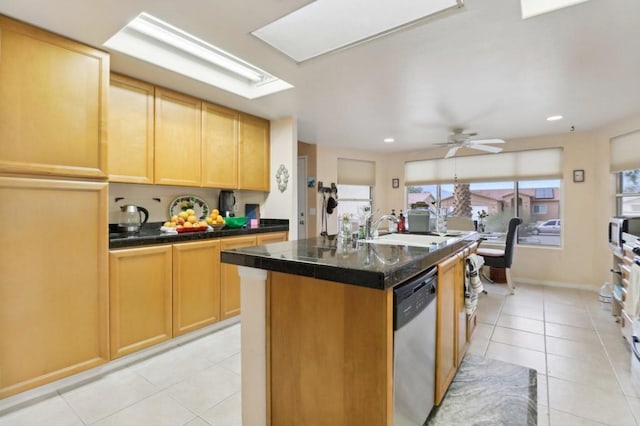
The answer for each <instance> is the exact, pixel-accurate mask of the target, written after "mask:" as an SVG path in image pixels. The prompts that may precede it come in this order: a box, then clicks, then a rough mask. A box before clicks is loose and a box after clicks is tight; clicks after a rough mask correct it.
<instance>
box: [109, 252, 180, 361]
mask: <svg viewBox="0 0 640 426" xmlns="http://www.w3.org/2000/svg"><path fill="white" fill-rule="evenodd" d="M171 259H172V253H171V246H170V245H166V246H156V247H142V248H133V249H124V250H112V251H111V252H110V253H109V296H110V297H109V311H110V316H109V322H110V336H111V357H112V358H117V357H120V356H123V355H126V354H129V353H131V352H135V351H137V350H140V349H143V348H146V347H149V346H152V345H155V344H157V343H160V342H163V341H165V340H168V339H170V338H171V337H172V334H173V333H172V322H171V313H172V305H171V304H172V290H171V268H172V265H171Z"/></svg>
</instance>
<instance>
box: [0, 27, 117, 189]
mask: <svg viewBox="0 0 640 426" xmlns="http://www.w3.org/2000/svg"><path fill="white" fill-rule="evenodd" d="M0 54H1V56H0V93H1V94H2V96H1V98H2V99H1V100H0V142H1V144H2V149H0V172H8V173H26V174H43V175H57V176H77V177H89V178H104V177H106V174H107V148H106V147H107V143H106V133H107V132H106V131H107V129H106V126H107V93H108V88H109V55H108V54H107V53H105V52H102V51H99V50H97V49H93V48H91V47H88V46H84V45H82V44H80V43H77V42H74V41H71V40H69V39H66V38H63V37H60V36H57V35H54V34H52V33H49V32H47V31H44V30H40V29H37V28H35V27H32V26H30V25H27V24H24V23H21V22H18V21H15V20H13V19H10V18H7V17H5V16H2V15H0Z"/></svg>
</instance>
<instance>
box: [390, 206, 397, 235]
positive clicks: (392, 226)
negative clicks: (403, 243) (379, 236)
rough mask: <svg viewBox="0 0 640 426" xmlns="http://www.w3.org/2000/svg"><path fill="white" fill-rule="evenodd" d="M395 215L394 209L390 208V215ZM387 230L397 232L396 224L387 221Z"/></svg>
mask: <svg viewBox="0 0 640 426" xmlns="http://www.w3.org/2000/svg"><path fill="white" fill-rule="evenodd" d="M395 215H396V209H391V216H395ZM389 232H398V224H397V223H395V222H391V221H389Z"/></svg>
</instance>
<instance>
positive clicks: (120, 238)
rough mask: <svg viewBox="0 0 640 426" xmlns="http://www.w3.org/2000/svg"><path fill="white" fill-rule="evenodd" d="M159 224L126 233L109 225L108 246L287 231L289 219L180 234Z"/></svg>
mask: <svg viewBox="0 0 640 426" xmlns="http://www.w3.org/2000/svg"><path fill="white" fill-rule="evenodd" d="M161 226H162V223H161V222H154V223H145V224H144V225H143V226H142V228H141V229H140V232H137V233H135V234H127V233H123V232H118V230H117V225H109V248H110V249H117V248H127V247H137V246H145V245H150V244H173V243H179V242H187V241H198V240H207V239H212V238H224V237H235V236H242V235H251V234H262V233H267V232H281V231H287V232H288V231H289V221H288V220H287V219H260V225H259V226H258V227H257V228H245V229H243V228H237V229H230V228H223V229H216V230H213V231H204V232H185V233H182V234H168V233H166V232H162V231H160V227H161Z"/></svg>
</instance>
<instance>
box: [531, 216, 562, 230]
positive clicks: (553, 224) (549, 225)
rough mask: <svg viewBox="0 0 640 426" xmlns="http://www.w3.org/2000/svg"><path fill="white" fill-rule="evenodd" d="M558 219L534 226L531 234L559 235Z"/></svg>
mask: <svg viewBox="0 0 640 426" xmlns="http://www.w3.org/2000/svg"><path fill="white" fill-rule="evenodd" d="M559 233H560V219H549V220H547V221H545V222H542V223H541V224H540V225H538V226H536V227H535V229H534V230H533V234H559Z"/></svg>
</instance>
